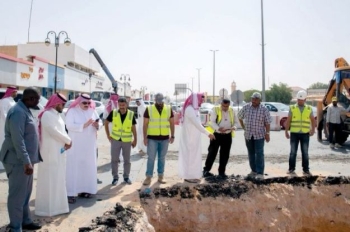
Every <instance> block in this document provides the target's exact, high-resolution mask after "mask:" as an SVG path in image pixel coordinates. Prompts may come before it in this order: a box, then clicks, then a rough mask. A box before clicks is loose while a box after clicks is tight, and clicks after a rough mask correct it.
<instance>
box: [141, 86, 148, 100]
mask: <svg viewBox="0 0 350 232" xmlns="http://www.w3.org/2000/svg"><path fill="white" fill-rule="evenodd" d="M146 89H147V87H146V86H141V91H142V100H145V90H146Z"/></svg>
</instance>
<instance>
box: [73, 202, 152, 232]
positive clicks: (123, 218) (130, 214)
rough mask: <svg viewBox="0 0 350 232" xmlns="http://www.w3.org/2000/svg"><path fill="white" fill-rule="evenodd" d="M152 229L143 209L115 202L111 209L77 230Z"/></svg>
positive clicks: (81, 231)
mask: <svg viewBox="0 0 350 232" xmlns="http://www.w3.org/2000/svg"><path fill="white" fill-rule="evenodd" d="M138 228H143V231H154V229H153V227H152V226H151V225H149V224H148V222H147V217H146V216H145V213H144V211H143V210H140V209H136V208H133V207H129V206H127V207H123V206H122V205H121V204H120V203H117V204H116V205H115V207H114V209H113V210H110V211H107V212H105V213H104V214H103V216H101V217H97V218H96V219H94V220H92V224H91V225H90V226H88V227H80V228H79V232H87V231H125V232H127V231H130V232H131V231H138V230H139V229H138Z"/></svg>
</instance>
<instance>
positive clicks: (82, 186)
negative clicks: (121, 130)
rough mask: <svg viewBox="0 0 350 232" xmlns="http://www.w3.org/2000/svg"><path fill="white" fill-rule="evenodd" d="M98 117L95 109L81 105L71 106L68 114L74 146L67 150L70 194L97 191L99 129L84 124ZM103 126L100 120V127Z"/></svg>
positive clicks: (75, 194) (68, 189)
mask: <svg viewBox="0 0 350 232" xmlns="http://www.w3.org/2000/svg"><path fill="white" fill-rule="evenodd" d="M98 118H99V116H98V114H97V112H96V111H95V110H93V109H91V108H89V109H88V110H83V109H81V108H80V106H77V107H75V108H71V109H70V110H69V111H68V112H67V114H66V126H67V130H68V135H69V137H70V138H71V139H72V147H71V148H70V149H69V150H68V151H67V195H68V196H77V195H78V193H90V194H95V193H96V192H97V182H96V180H97V157H96V149H97V134H96V133H97V129H96V128H95V127H94V126H92V125H90V126H88V127H86V128H84V124H85V123H86V122H87V121H88V120H89V119H93V120H96V119H98ZM101 126H102V122H101V120H99V128H101Z"/></svg>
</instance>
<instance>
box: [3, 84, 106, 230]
mask: <svg viewBox="0 0 350 232" xmlns="http://www.w3.org/2000/svg"><path fill="white" fill-rule="evenodd" d="M11 91H12V94H10V92H11ZM15 92H16V91H14V90H12V88H11V87H10V88H8V91H7V93H6V94H5V96H9V95H11V96H12V97H14V96H15ZM3 100H4V99H2V100H1V105H2V104H3ZM39 100H40V94H39V92H38V91H37V89H35V88H33V87H28V88H26V89H25V90H24V91H23V96H22V99H20V100H19V101H18V102H17V103H16V104H14V105H13V106H12V107H11V108H10V109H9V110H8V111H7V115H6V120H5V127H4V129H3V131H4V133H5V140H4V142H3V143H2V147H1V151H0V161H1V162H2V163H3V165H4V167H5V172H6V175H7V177H8V180H9V181H8V182H9V192H8V201H7V206H8V213H9V218H10V224H9V228H10V231H16V232H17V231H22V229H23V230H37V229H40V228H41V225H39V224H37V223H34V222H33V220H32V219H31V216H30V210H29V199H30V196H31V193H32V186H33V172H34V165H35V164H37V163H39V164H38V178H37V190H36V200H35V214H36V215H38V216H55V215H58V214H64V213H68V212H69V207H68V203H74V202H75V197H76V196H81V197H90V195H91V194H95V193H96V192H97V186H96V185H97V183H96V178H97V163H96V148H97V144H96V140H97V139H96V135H97V134H96V132H97V130H98V129H99V128H100V127H101V122H99V116H98V115H97V113H96V112H95V110H94V108H95V107H94V103H93V101H92V100H91V98H90V96H88V95H85V94H82V95H80V96H79V97H78V98H77V99H76V100H75V101H74V102H73V103H72V104H71V105H70V107H69V109H68V112H67V114H66V116H65V119H66V120H65V122H64V121H63V119H62V117H61V115H60V114H61V113H62V111H63V108H64V105H65V103H66V102H67V100H66V98H65V96H64V95H62V94H59V93H56V94H53V95H52V96H51V98H50V99H49V101H48V102H47V104H46V106H45V108H44V110H43V111H42V112H41V113H40V114H39V116H38V119H36V118H35V117H34V116H33V114H32V112H31V109H38V103H39ZM37 120H38V121H37ZM67 130H68V132H67ZM73 144H74V145H73ZM66 153H67V154H66Z"/></svg>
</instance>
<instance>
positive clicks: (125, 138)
mask: <svg viewBox="0 0 350 232" xmlns="http://www.w3.org/2000/svg"><path fill="white" fill-rule="evenodd" d="M133 118H134V112H133V111H131V110H127V112H126V116H125V119H124V122H122V120H121V117H120V113H119V112H118V111H117V110H113V120H112V133H111V137H112V138H113V139H115V140H120V139H121V140H122V142H131V140H132V130H131V129H132V120H133Z"/></svg>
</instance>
